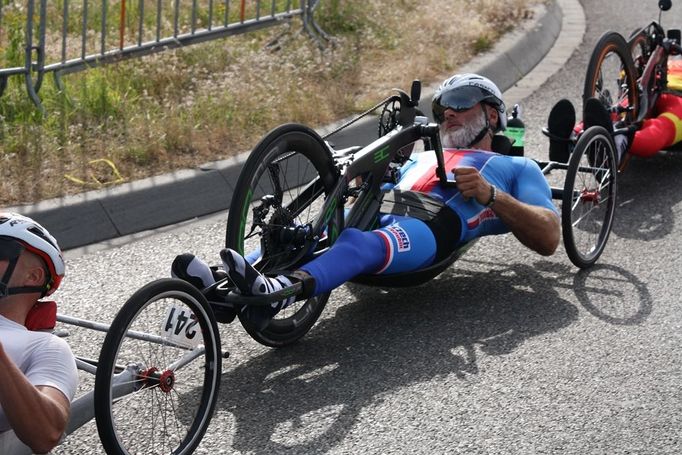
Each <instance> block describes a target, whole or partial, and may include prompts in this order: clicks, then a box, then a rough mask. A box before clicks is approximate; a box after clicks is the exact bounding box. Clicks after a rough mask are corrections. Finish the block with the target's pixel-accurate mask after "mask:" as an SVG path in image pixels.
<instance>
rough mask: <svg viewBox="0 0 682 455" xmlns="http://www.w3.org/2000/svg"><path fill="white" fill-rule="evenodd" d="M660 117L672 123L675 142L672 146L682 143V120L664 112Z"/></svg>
mask: <svg viewBox="0 0 682 455" xmlns="http://www.w3.org/2000/svg"><path fill="white" fill-rule="evenodd" d="M661 117H665V118H667V119H670V121H671V122H673V125H675V142H673V144H677V143H678V142H680V141H682V120H680V118H679V117H678V116H676V115H675V114H673V113H672V112H664V113H662V114H661Z"/></svg>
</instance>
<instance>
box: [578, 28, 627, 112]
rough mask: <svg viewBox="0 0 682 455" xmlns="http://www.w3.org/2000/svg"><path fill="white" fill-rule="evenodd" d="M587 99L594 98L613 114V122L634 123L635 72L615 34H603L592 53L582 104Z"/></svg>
mask: <svg viewBox="0 0 682 455" xmlns="http://www.w3.org/2000/svg"><path fill="white" fill-rule="evenodd" d="M589 98H597V99H598V100H599V101H600V102H601V103H602V104H603V105H604V107H605V108H606V109H607V110H608V111H609V112H611V113H612V114H613V117H614V118H613V120H614V121H615V120H624V121H626V122H629V123H631V122H634V121H635V120H636V119H637V115H638V114H639V94H638V89H637V72H636V69H635V65H634V63H633V61H632V53H631V51H630V48H629V46H628V44H627V42H626V41H625V38H623V36H622V35H620V34H619V33H616V32H607V33H605V34H604V35H602V37H601V38H600V39H599V41H598V42H597V45H596V46H595V47H594V50H593V51H592V55H591V56H590V61H589V64H588V65H587V74H586V75H585V86H584V88H583V104H584V103H585V101H587V100H588V99H589Z"/></svg>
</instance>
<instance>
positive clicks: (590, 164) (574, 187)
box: [561, 126, 617, 268]
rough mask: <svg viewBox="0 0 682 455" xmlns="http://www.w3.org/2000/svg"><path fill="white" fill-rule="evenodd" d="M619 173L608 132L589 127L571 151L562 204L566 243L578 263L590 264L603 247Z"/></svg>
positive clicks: (608, 229) (567, 249)
mask: <svg viewBox="0 0 682 455" xmlns="http://www.w3.org/2000/svg"><path fill="white" fill-rule="evenodd" d="M616 174H617V167H616V157H615V150H614V145H613V141H612V139H611V137H610V135H609V133H608V132H607V131H606V130H605V129H604V128H602V127H600V126H593V127H591V128H588V129H587V130H586V131H585V132H584V133H583V134H582V135H581V136H580V138H579V139H578V142H577V143H576V145H575V148H574V149H573V153H572V154H571V159H570V161H569V163H568V169H567V171H566V180H565V182H564V193H563V201H562V207H561V227H562V233H563V238H564V246H565V248H566V253H567V254H568V257H569V259H570V260H571V262H573V264H575V265H576V266H577V267H580V268H586V267H589V266H591V265H592V264H594V263H595V262H596V261H597V259H599V256H601V254H602V252H603V251H604V247H605V246H606V242H607V240H608V238H609V234H610V232H611V225H612V223H613V216H614V213H615V210H616Z"/></svg>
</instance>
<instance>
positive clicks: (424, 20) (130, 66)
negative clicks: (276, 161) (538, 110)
mask: <svg viewBox="0 0 682 455" xmlns="http://www.w3.org/2000/svg"><path fill="white" fill-rule="evenodd" d="M541 1H542V0H516V1H506V0H450V1H448V2H443V1H441V0H423V1H421V2H412V1H409V0H345V1H339V0H323V1H322V2H321V4H320V8H319V10H318V13H317V19H318V22H319V23H320V25H321V26H322V28H324V29H325V30H327V31H328V32H330V33H331V34H332V35H333V36H334V45H333V46H331V45H328V46H327V47H326V48H325V49H324V50H323V51H320V49H318V47H317V46H316V45H315V42H314V41H312V40H311V39H310V38H309V37H308V36H307V35H306V34H304V33H303V32H302V31H301V24H300V23H299V22H296V21H294V22H292V23H291V24H289V25H284V26H281V27H278V28H274V29H269V30H265V31H261V32H256V33H252V34H248V35H242V36H237V37H230V38H227V39H224V40H219V41H214V42H210V43H206V44H202V45H196V46H193V47H190V48H186V49H182V50H178V51H169V52H166V53H162V54H158V55H156V56H152V57H146V58H144V59H142V60H135V61H130V62H125V63H121V64H117V65H112V66H109V67H105V68H100V69H96V70H90V71H87V72H84V73H78V74H75V75H71V76H68V77H66V78H65V83H66V86H67V95H68V98H65V97H64V96H62V95H60V94H59V93H58V92H57V90H56V89H55V88H54V87H53V85H52V84H51V82H50V81H46V82H45V87H44V88H43V89H42V90H41V96H42V97H43V100H44V102H45V105H46V107H47V111H48V114H47V116H46V117H43V118H41V117H39V116H37V115H35V114H27V113H26V112H28V111H29V110H30V109H31V108H30V105H29V104H28V101H26V100H25V99H22V97H23V98H25V97H26V96H25V93H24V92H23V88H22V86H21V85H20V84H19V82H20V81H10V82H13V83H12V84H10V87H9V90H8V92H9V93H7V94H6V95H5V96H4V97H3V98H0V103H4V105H3V104H0V115H1V116H2V118H0V120H3V122H2V125H0V140H1V141H2V143H1V148H0V163H1V164H0V205H14V204H20V203H31V202H35V201H37V200H41V199H46V198H51V197H55V196H61V195H65V194H72V193H77V192H81V191H84V190H89V189H92V188H98V187H102V186H105V185H110V184H113V182H115V181H118V180H120V179H119V176H118V175H117V174H116V173H115V172H114V169H113V168H112V167H111V166H109V165H108V164H106V162H103V161H97V162H95V163H91V161H93V160H97V159H107V160H110V161H111V162H112V163H114V166H115V168H116V171H118V172H120V176H121V177H122V178H123V179H124V180H125V181H130V180H134V179H138V178H141V177H146V176H151V175H157V174H160V173H164V172H167V171H169V170H172V169H178V168H186V167H192V166H196V165H199V164H202V163H205V162H208V161H213V160H218V159H223V158H227V157H229V156H231V155H234V154H237V153H241V152H243V151H246V150H248V149H249V148H250V147H252V146H253V145H254V144H255V143H256V142H257V141H258V139H259V138H260V137H262V136H263V134H264V133H265V132H266V131H267V130H269V129H271V128H273V127H274V126H276V125H278V124H281V123H283V122H289V121H295V122H301V123H305V124H309V125H311V126H313V127H316V126H322V125H325V124H327V123H329V122H332V121H334V120H337V119H339V118H343V117H346V116H348V115H350V114H353V113H356V112H360V111H362V110H364V109H366V108H367V107H369V106H371V105H373V104H374V103H376V102H377V101H378V100H380V99H381V98H383V97H384V96H386V95H387V94H388V92H389V91H390V89H392V88H394V87H403V88H408V87H409V84H410V82H411V81H412V80H413V79H415V78H419V79H421V80H422V81H424V82H426V83H432V82H435V81H437V80H440V79H442V78H443V77H445V76H447V75H449V74H451V73H453V72H455V71H456V69H457V68H458V67H459V66H460V65H461V64H462V63H464V62H466V61H468V60H469V59H470V58H471V57H472V55H474V54H475V53H476V52H479V51H482V50H485V49H487V48H488V47H489V46H490V45H491V44H492V43H493V42H494V41H495V40H497V39H498V38H499V36H500V35H501V34H503V33H504V32H506V31H507V30H509V29H510V28H511V27H513V26H514V24H516V23H518V22H519V21H520V20H521V19H522V18H524V17H526V16H527V15H528V14H529V8H530V7H531V6H532V5H534V4H537V3H539V2H541ZM463 12H465V13H463ZM78 181H80V182H82V183H77V182H78Z"/></svg>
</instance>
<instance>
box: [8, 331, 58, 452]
mask: <svg viewBox="0 0 682 455" xmlns="http://www.w3.org/2000/svg"><path fill="white" fill-rule="evenodd" d="M0 404H2V409H3V411H4V413H5V415H6V416H7V420H8V421H9V423H10V425H11V426H12V430H14V432H15V434H16V435H17V437H18V438H19V439H20V440H21V441H22V442H23V443H24V444H26V445H27V446H29V447H30V448H31V450H33V451H34V452H36V453H45V452H49V451H50V450H52V448H53V447H55V446H56V445H57V444H58V443H59V440H60V438H61V436H62V433H63V432H64V429H65V428H66V423H67V421H68V419H69V409H70V403H69V400H68V398H67V397H66V396H64V394H63V393H62V392H60V391H59V390H57V389H55V388H54V387H48V386H38V387H35V386H33V384H31V383H30V382H29V381H28V379H26V376H24V374H23V373H22V372H21V370H19V368H17V366H16V365H15V364H14V362H12V360H11V359H10V358H9V357H8V356H7V355H6V353H5V351H4V349H3V348H2V343H0Z"/></svg>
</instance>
